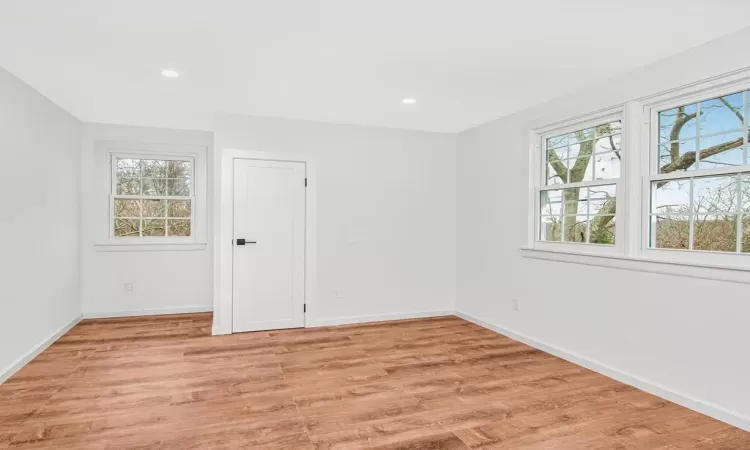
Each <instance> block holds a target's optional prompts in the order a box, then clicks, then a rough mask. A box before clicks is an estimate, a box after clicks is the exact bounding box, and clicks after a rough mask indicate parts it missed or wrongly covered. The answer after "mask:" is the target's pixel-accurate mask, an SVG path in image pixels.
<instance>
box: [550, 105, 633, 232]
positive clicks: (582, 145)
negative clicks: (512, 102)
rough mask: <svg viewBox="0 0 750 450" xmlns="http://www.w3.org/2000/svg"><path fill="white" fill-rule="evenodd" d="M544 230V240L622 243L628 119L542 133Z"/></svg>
mask: <svg viewBox="0 0 750 450" xmlns="http://www.w3.org/2000/svg"><path fill="white" fill-rule="evenodd" d="M541 140H542V142H541V153H542V156H543V161H544V162H543V166H544V169H543V172H544V174H543V176H542V182H541V183H539V184H540V186H539V188H538V201H539V208H538V209H537V211H538V216H537V217H538V224H539V226H538V234H537V237H536V239H537V240H538V241H543V242H569V243H587V244H599V245H614V244H615V243H616V227H617V223H616V222H617V221H616V210H617V208H616V206H617V205H616V203H617V190H618V183H619V179H620V165H621V163H622V152H621V146H622V121H621V120H620V119H613V120H606V121H600V122H597V124H596V125H593V126H590V127H581V128H579V129H575V130H574V131H570V132H565V133H559V132H552V133H548V134H545V135H542V136H541Z"/></svg>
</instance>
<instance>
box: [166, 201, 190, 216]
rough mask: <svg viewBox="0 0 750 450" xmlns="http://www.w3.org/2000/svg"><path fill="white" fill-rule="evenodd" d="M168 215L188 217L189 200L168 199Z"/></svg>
mask: <svg viewBox="0 0 750 450" xmlns="http://www.w3.org/2000/svg"><path fill="white" fill-rule="evenodd" d="M168 204H169V217H190V207H191V205H190V200H169V202H168Z"/></svg>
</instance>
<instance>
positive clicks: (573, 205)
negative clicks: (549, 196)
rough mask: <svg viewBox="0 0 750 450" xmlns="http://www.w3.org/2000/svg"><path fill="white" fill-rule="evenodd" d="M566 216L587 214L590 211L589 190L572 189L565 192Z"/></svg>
mask: <svg viewBox="0 0 750 450" xmlns="http://www.w3.org/2000/svg"><path fill="white" fill-rule="evenodd" d="M564 195H565V198H564V200H563V205H564V207H565V212H564V214H586V212H587V211H588V205H587V202H588V199H587V196H588V191H587V188H571V189H565V190H564Z"/></svg>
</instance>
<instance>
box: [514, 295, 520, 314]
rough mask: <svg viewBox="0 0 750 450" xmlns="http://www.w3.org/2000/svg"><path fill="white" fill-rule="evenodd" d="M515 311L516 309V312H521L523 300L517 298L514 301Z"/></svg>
mask: <svg viewBox="0 0 750 450" xmlns="http://www.w3.org/2000/svg"><path fill="white" fill-rule="evenodd" d="M513 309H515V310H516V311H520V310H521V300H519V299H517V298H514V299H513Z"/></svg>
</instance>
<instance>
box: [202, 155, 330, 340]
mask: <svg viewBox="0 0 750 450" xmlns="http://www.w3.org/2000/svg"><path fill="white" fill-rule="evenodd" d="M237 159H253V160H261V161H279V162H300V163H304V164H305V176H306V178H307V188H306V189H305V265H304V267H305V287H304V293H305V305H306V311H305V328H307V327H309V326H310V324H311V323H312V322H313V321H312V320H310V317H314V314H315V311H316V309H315V306H316V302H315V292H316V288H317V260H318V258H317V183H316V181H317V176H316V170H315V162H314V161H313V158H312V157H310V156H309V155H305V154H298V153H282V152H264V151H257V150H241V149H226V150H223V151H222V152H221V154H220V155H217V157H215V158H214V170H213V172H214V192H215V193H218V195H214V197H213V199H214V208H213V209H214V216H213V219H214V246H215V249H216V250H215V252H214V319H213V328H212V332H213V334H214V335H218V334H231V333H232V311H233V295H232V292H233V284H234V279H233V270H232V269H233V265H234V257H233V254H234V253H233V250H234V249H233V246H234V161H235V160H237Z"/></svg>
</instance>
